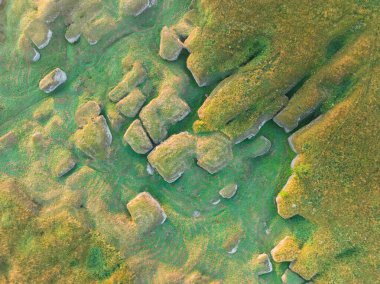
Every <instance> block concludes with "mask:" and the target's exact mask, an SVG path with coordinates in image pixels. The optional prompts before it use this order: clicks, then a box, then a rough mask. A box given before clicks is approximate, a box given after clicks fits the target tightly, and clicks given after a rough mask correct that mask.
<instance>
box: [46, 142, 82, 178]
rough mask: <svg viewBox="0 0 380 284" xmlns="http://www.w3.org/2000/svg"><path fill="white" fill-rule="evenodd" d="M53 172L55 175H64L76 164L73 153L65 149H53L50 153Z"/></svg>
mask: <svg viewBox="0 0 380 284" xmlns="http://www.w3.org/2000/svg"><path fill="white" fill-rule="evenodd" d="M50 164H51V165H50V167H51V172H52V173H53V175H54V176H55V177H62V176H64V175H66V174H67V173H68V172H70V171H71V170H72V169H73V168H74V167H75V165H76V161H75V159H74V157H73V155H72V153H71V152H70V151H68V150H65V149H60V150H55V151H52V153H51V155H50Z"/></svg>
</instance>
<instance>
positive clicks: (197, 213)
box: [193, 210, 201, 218]
mask: <svg viewBox="0 0 380 284" xmlns="http://www.w3.org/2000/svg"><path fill="white" fill-rule="evenodd" d="M193 217H194V218H199V217H201V212H199V211H198V210H195V211H194V212H193Z"/></svg>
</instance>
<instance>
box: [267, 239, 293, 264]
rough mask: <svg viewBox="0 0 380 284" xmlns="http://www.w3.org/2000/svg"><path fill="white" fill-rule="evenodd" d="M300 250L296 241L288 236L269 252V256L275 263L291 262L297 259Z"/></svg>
mask: <svg viewBox="0 0 380 284" xmlns="http://www.w3.org/2000/svg"><path fill="white" fill-rule="evenodd" d="M299 253H300V248H299V245H298V243H297V241H296V240H295V239H294V238H293V237H290V236H286V237H285V238H284V239H282V240H281V241H280V242H279V243H278V244H277V245H276V246H275V247H274V248H273V249H272V251H271V255H272V258H273V260H274V261H276V262H291V261H293V260H295V259H296V258H297V256H298V255H299Z"/></svg>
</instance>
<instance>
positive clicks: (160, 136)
mask: <svg viewBox="0 0 380 284" xmlns="http://www.w3.org/2000/svg"><path fill="white" fill-rule="evenodd" d="M189 113H190V107H189V106H188V104H187V103H186V102H185V101H184V100H182V99H181V98H180V97H179V94H178V91H177V90H176V89H175V88H174V87H173V86H171V85H165V86H163V87H162V88H161V90H160V94H159V95H158V97H157V98H155V99H153V100H152V101H151V102H150V103H149V104H148V105H146V106H145V107H144V108H143V109H142V111H141V112H140V119H141V121H142V123H143V125H144V127H145V129H146V130H147V132H148V133H149V136H150V137H151V138H152V140H153V141H154V142H155V143H157V144H158V143H160V142H162V141H163V140H164V139H165V138H166V137H167V134H168V128H169V127H170V126H171V125H173V124H175V123H177V122H179V121H181V120H182V119H184V118H185V117H186V116H187V115H188V114H189Z"/></svg>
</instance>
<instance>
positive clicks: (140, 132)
mask: <svg viewBox="0 0 380 284" xmlns="http://www.w3.org/2000/svg"><path fill="white" fill-rule="evenodd" d="M123 141H124V143H126V144H129V146H131V148H132V149H133V151H135V152H136V153H138V154H146V153H148V152H149V151H150V150H152V149H153V144H152V142H151V141H150V139H149V137H148V135H147V134H146V132H145V130H144V128H143V126H142V124H141V121H140V120H138V119H136V120H135V121H134V122H133V123H132V124H131V125H130V126H129V128H128V129H127V131H126V132H125V135H124V137H123Z"/></svg>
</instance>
